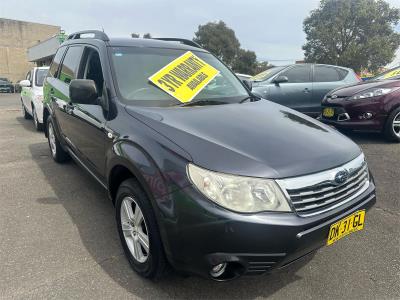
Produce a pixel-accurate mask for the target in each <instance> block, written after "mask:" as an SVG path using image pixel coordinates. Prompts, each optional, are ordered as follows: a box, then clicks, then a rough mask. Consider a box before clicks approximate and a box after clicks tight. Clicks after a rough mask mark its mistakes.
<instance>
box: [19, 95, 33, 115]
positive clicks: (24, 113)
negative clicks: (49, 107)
mask: <svg viewBox="0 0 400 300" xmlns="http://www.w3.org/2000/svg"><path fill="white" fill-rule="evenodd" d="M21 105H22V116H23V117H24V119H25V120H29V119H30V118H32V117H31V115H30V114H29V113H28V112H27V111H26V108H25V105H24V103H23V102H22V99H21Z"/></svg>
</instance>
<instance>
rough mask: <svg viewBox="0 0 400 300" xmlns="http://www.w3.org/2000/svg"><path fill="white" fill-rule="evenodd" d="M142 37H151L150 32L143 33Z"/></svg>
mask: <svg viewBox="0 0 400 300" xmlns="http://www.w3.org/2000/svg"><path fill="white" fill-rule="evenodd" d="M143 38H144V39H151V34H150V33H145V34H143Z"/></svg>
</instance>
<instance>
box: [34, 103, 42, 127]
mask: <svg viewBox="0 0 400 300" xmlns="http://www.w3.org/2000/svg"><path fill="white" fill-rule="evenodd" d="M32 115H33V124H35V128H36V130H37V131H42V130H43V124H41V123H39V120H38V117H37V113H36V109H35V107H34V106H32Z"/></svg>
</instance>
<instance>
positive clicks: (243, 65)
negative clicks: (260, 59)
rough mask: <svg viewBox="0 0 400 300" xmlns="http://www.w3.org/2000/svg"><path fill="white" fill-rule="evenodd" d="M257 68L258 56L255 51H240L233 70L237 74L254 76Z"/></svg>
mask: <svg viewBox="0 0 400 300" xmlns="http://www.w3.org/2000/svg"><path fill="white" fill-rule="evenodd" d="M256 68H257V56H256V53H255V52H254V51H250V50H244V49H239V50H238V52H237V54H236V57H235V60H234V62H233V65H232V69H233V70H234V71H235V72H237V73H243V74H250V75H254V71H255V70H256Z"/></svg>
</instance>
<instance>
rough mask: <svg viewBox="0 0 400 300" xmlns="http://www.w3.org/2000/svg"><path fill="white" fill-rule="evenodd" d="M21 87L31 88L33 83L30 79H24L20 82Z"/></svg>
mask: <svg viewBox="0 0 400 300" xmlns="http://www.w3.org/2000/svg"><path fill="white" fill-rule="evenodd" d="M19 85H20V86H22V87H30V86H31V82H30V81H29V80H28V79H24V80H21V81H20V82H19Z"/></svg>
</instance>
